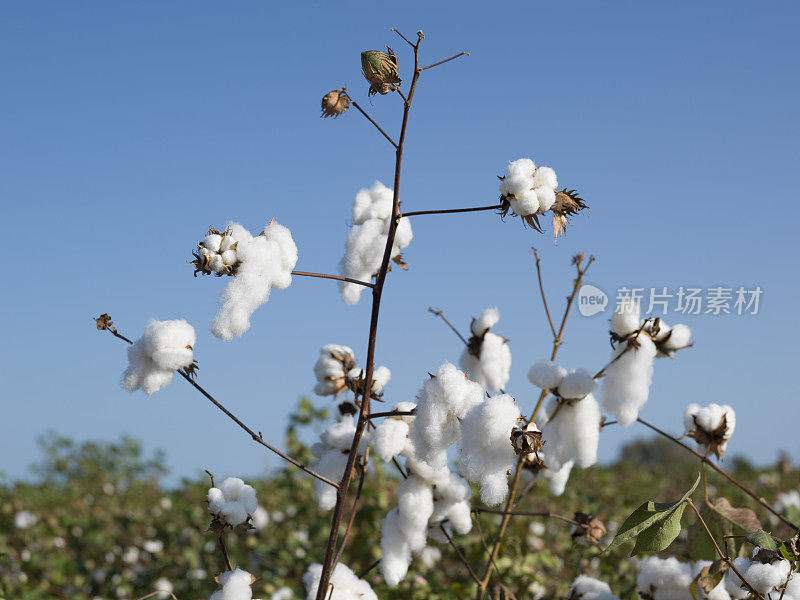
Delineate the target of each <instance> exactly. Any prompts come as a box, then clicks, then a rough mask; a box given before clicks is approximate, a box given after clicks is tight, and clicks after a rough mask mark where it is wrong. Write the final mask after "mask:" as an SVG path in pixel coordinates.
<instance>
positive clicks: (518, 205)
mask: <svg viewBox="0 0 800 600" xmlns="http://www.w3.org/2000/svg"><path fill="white" fill-rule="evenodd" d="M508 202H509V204H510V205H511V210H512V211H513V213H514V214H515V215H519V216H521V217H527V216H528V215H535V214H536V213H537V212H540V209H541V202H540V200H539V194H538V193H537V190H530V189H528V190H524V191H521V192H519V193H518V195H514V196H509V197H508Z"/></svg>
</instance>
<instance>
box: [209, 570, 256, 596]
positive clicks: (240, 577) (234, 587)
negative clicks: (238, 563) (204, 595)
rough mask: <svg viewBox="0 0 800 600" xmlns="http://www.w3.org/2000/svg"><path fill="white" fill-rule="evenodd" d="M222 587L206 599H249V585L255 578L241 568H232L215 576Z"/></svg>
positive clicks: (250, 591)
mask: <svg viewBox="0 0 800 600" xmlns="http://www.w3.org/2000/svg"><path fill="white" fill-rule="evenodd" d="M216 580H217V583H219V585H220V586H221V587H222V589H219V590H217V591H216V592H214V593H213V594H211V595H210V596H209V597H208V600H251V599H252V598H253V589H252V588H251V587H250V586H251V585H253V582H254V581H255V580H256V578H255V577H253V576H252V575H251V574H250V573H248V572H247V571H243V570H242V569H238V568H237V569H234V570H233V571H226V572H224V573H220V574H219V575H217V577H216Z"/></svg>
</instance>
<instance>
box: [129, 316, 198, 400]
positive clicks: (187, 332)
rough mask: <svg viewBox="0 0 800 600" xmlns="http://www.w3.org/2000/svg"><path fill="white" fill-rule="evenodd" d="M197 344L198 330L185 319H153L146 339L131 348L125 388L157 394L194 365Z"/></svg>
mask: <svg viewBox="0 0 800 600" xmlns="http://www.w3.org/2000/svg"><path fill="white" fill-rule="evenodd" d="M194 344H195V333H194V328H193V327H192V326H191V325H189V323H187V322H186V321H185V320H184V319H178V320H173V321H156V320H155V319H153V320H150V321H149V322H148V323H147V327H146V328H145V330H144V333H143V334H142V337H140V338H139V339H138V340H136V341H135V342H134V343H133V345H132V346H131V347H130V348H128V368H127V369H126V370H125V372H124V373H123V374H122V386H123V387H124V388H125V389H126V390H127V391H129V392H134V391H136V390H138V389H140V388H141V389H142V391H143V392H144V393H145V394H152V393H154V392H157V391H158V390H160V389H161V388H162V387H164V386H165V385H167V384H168V383H169V382H170V381H172V376H173V374H174V372H175V370H176V369H183V368H185V367H188V366H189V365H191V364H192V361H193V360H194V354H193V348H194Z"/></svg>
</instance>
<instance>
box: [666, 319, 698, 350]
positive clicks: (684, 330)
mask: <svg viewBox="0 0 800 600" xmlns="http://www.w3.org/2000/svg"><path fill="white" fill-rule="evenodd" d="M691 339H692V330H691V329H690V328H689V327H688V326H686V325H681V324H678V325H675V326H674V327H673V328H672V329H670V333H669V337H668V338H667V339H666V341H665V342H664V349H665V350H678V349H680V348H683V347H684V346H686V345H687V344H688V343H689V342H690V341H691Z"/></svg>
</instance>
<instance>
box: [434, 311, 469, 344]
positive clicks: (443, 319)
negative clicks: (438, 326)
mask: <svg viewBox="0 0 800 600" xmlns="http://www.w3.org/2000/svg"><path fill="white" fill-rule="evenodd" d="M428 312H429V313H433V314H434V315H436V316H437V317H439V318H440V319H441V320H442V321H444V322H445V323H446V324H447V326H448V327H449V328H450V329H451V330H452V331H453V333H455V334H456V335H457V336H458V339H460V340H461V341H462V342H464V345H465V346H469V342H468V341H467V338H465V337H464V336H463V335H461V333H459V331H458V329H456V328H455V327H453V324H452V323H450V321H448V320H447V319H446V318H445V316H444V313H442V311H441V309H438V308H432V307H428Z"/></svg>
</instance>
